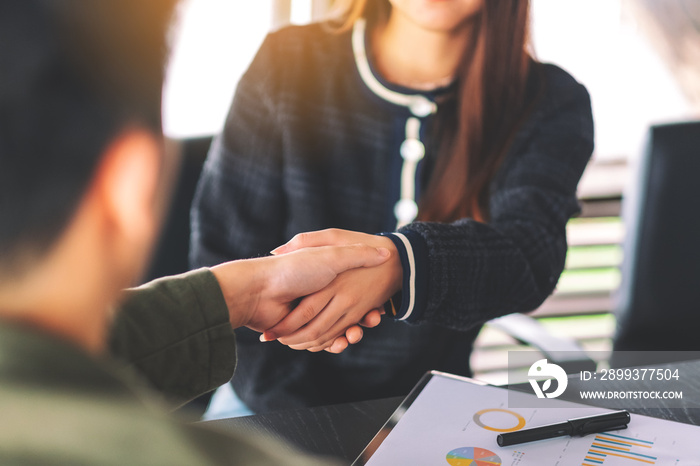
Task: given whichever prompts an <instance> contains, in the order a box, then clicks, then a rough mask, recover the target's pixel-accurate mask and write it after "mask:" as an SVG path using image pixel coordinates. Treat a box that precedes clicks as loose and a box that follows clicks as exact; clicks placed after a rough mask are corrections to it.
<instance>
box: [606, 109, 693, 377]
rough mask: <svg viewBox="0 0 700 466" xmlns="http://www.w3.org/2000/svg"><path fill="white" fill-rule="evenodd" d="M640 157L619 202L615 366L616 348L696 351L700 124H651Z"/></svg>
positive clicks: (619, 360) (665, 358)
mask: <svg viewBox="0 0 700 466" xmlns="http://www.w3.org/2000/svg"><path fill="white" fill-rule="evenodd" d="M641 157H642V158H641V160H640V164H639V167H638V168H639V170H638V173H637V176H636V179H635V182H633V183H631V184H630V185H629V186H628V188H630V189H629V192H628V193H626V196H625V198H624V200H623V211H622V215H623V219H624V221H625V226H626V231H627V235H626V239H625V244H624V259H623V263H622V269H621V271H622V283H621V286H620V289H619V291H618V294H617V296H616V304H615V309H614V311H615V314H616V317H617V321H618V323H617V332H616V335H615V338H614V346H613V349H614V353H613V357H612V359H611V365H615V366H621V365H626V364H629V362H625V361H624V360H623V359H624V358H621V357H620V355H619V354H617V353H616V352H618V351H672V350H673V351H693V350H695V351H700V336H699V335H698V331H699V329H700V182H699V181H698V177H699V176H700V121H696V122H686V123H676V124H666V125H658V126H652V127H651V128H650V129H649V132H648V136H647V140H646V144H645V150H644V152H643V154H642V156H641ZM679 356H680V355H668V354H666V355H664V354H659V358H658V360H657V361H649V360H647V362H646V363H647V364H648V363H650V362H662V361H668V360H671V359H679ZM647 358H648V356H647Z"/></svg>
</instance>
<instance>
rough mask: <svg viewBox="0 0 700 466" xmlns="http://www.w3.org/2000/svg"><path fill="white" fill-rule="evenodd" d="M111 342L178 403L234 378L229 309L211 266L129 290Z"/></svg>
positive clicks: (120, 356) (116, 353)
mask: <svg viewBox="0 0 700 466" xmlns="http://www.w3.org/2000/svg"><path fill="white" fill-rule="evenodd" d="M109 346H110V352H111V355H112V356H114V357H115V358H116V359H117V360H119V361H122V362H125V363H127V364H128V365H129V366H131V367H132V368H133V369H135V370H136V371H137V372H138V373H139V374H140V375H141V376H143V377H145V378H146V380H147V381H148V382H149V383H150V385H151V386H152V387H153V388H155V389H156V390H158V391H160V392H161V393H162V394H163V395H164V396H165V397H166V398H167V399H168V400H169V401H172V402H175V403H184V402H186V401H188V400H190V399H193V398H195V397H196V396H198V395H201V394H203V393H205V392H207V391H210V390H213V389H215V388H216V387H218V386H220V385H222V384H224V383H226V382H228V381H229V380H230V379H231V377H233V372H234V369H235V367H236V340H235V336H234V333H233V331H232V329H231V323H230V321H229V315H228V308H227V306H226V302H225V300H224V297H223V294H222V292H221V288H220V287H219V284H218V282H217V280H216V277H214V275H213V274H212V273H211V272H210V271H209V270H208V269H201V270H195V271H193V272H188V273H186V274H182V275H176V276H173V277H166V278H161V279H158V280H154V281H152V282H150V283H147V284H145V285H143V286H140V287H138V288H134V289H130V290H127V291H126V293H125V296H124V299H123V301H122V302H121V304H120V307H119V309H118V310H117V312H116V314H115V318H114V322H113V325H112V329H111V333H110V339H109Z"/></svg>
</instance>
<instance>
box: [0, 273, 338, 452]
mask: <svg viewBox="0 0 700 466" xmlns="http://www.w3.org/2000/svg"><path fill="white" fill-rule="evenodd" d="M110 348H111V350H112V355H113V357H109V358H107V357H105V358H103V359H96V358H94V357H92V356H90V355H88V354H87V353H85V352H84V351H82V350H81V349H79V348H77V347H75V346H73V345H71V344H70V343H67V342H66V341H64V340H60V339H58V338H55V337H52V336H49V335H47V334H44V333H40V332H37V331H36V330H33V329H30V328H28V327H22V326H18V325H15V324H10V323H0V464H2V465H3V466H6V465H42V466H44V465H48V466H51V465H119V466H125V465H128V466H131V465H168V466H174V465H187V466H197V465H219V464H230V465H275V466H277V465H299V466H301V465H308V466H311V465H321V464H328V463H326V462H322V461H319V460H315V459H311V458H309V457H306V456H303V455H301V454H300V453H298V452H296V451H294V450H293V449H291V448H290V447H289V446H286V445H283V444H279V443H276V442H275V441H272V440H270V439H267V438H262V437H259V436H251V435H247V434H244V433H238V434H232V433H230V432H219V431H215V430H213V429H209V428H207V427H206V426H205V425H203V424H192V423H187V422H185V421H182V420H177V419H175V418H174V417H172V416H170V415H168V414H166V413H165V410H164V409H163V408H164V406H165V403H164V402H163V401H162V399H161V398H160V396H155V391H154V389H155V390H157V391H158V392H160V393H161V394H162V395H164V396H165V397H166V398H167V399H168V400H169V401H170V402H184V401H186V400H187V399H190V398H192V397H195V396H197V395H199V394H201V393H204V392H206V391H208V390H211V389H214V388H216V387H217V386H219V385H221V384H223V383H225V382H227V381H228V380H229V379H230V378H231V376H232V375H233V370H234V368H235V364H236V346H235V338H234V335H233V332H232V331H231V326H230V324H229V320H228V312H227V309H226V304H225V302H224V299H223V296H222V294H221V290H220V288H219V286H218V283H217V281H216V279H215V278H214V276H213V275H212V274H211V272H209V271H208V270H206V269H204V270H199V271H195V272H190V273H188V274H185V275H181V276H177V277H171V278H167V279H161V280H157V281H155V282H152V283H150V284H148V285H145V286H143V287H140V288H137V289H134V290H130V291H129V292H128V293H127V295H126V298H125V300H124V301H123V303H122V304H121V312H120V313H117V315H116V317H115V321H114V327H113V331H112V336H111V340H110ZM149 386H150V387H149Z"/></svg>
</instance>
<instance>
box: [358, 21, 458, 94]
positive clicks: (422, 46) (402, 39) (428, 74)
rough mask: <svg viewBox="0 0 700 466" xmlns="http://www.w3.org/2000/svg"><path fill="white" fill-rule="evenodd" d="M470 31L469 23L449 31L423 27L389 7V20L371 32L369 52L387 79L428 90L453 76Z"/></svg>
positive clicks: (449, 80)
mask: <svg viewBox="0 0 700 466" xmlns="http://www.w3.org/2000/svg"><path fill="white" fill-rule="evenodd" d="M469 34H470V27H469V26H468V25H464V26H462V27H460V28H459V29H457V30H455V31H450V32H445V31H431V30H427V29H423V28H421V27H419V26H417V25H416V24H414V23H411V22H410V21H409V20H408V19H407V18H403V17H402V16H401V14H400V13H397V12H396V10H392V13H391V15H390V17H389V20H388V21H387V22H386V23H385V24H380V25H378V26H377V27H375V28H374V30H373V31H372V35H371V46H372V54H373V58H374V61H375V65H376V67H377V69H378V71H379V74H381V75H382V77H384V79H386V80H387V81H389V82H391V83H394V84H398V85H401V86H405V87H410V88H414V89H422V90H430V89H434V88H437V87H442V86H445V85H447V84H449V83H450V82H451V81H452V80H453V79H454V76H455V74H456V72H457V68H458V66H459V63H460V61H461V60H462V57H463V54H464V50H465V48H466V46H467V41H468V38H469Z"/></svg>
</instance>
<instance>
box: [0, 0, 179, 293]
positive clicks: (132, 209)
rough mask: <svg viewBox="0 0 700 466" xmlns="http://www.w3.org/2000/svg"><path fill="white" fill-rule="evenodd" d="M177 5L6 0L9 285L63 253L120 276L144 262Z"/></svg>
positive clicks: (2, 108) (2, 9) (2, 187)
mask: <svg viewBox="0 0 700 466" xmlns="http://www.w3.org/2000/svg"><path fill="white" fill-rule="evenodd" d="M173 4H174V0H100V1H94V0H58V1H56V0H7V1H3V2H1V3H0V44H1V46H0V219H1V220H0V290H3V287H4V288H5V289H6V288H7V286H4V285H7V283H8V282H17V281H21V280H23V279H24V277H28V276H29V277H30V276H31V275H32V273H34V272H35V271H36V270H37V269H40V268H41V267H42V266H44V265H46V264H48V263H51V264H53V266H54V268H56V269H59V268H60V267H59V266H58V262H57V261H58V260H59V259H60V260H65V259H67V258H72V259H71V260H72V264H70V261H68V262H65V263H63V264H62V265H63V266H64V268H66V269H68V270H69V271H71V270H72V271H75V269H79V268H81V267H85V268H86V269H87V270H89V271H90V272H91V273H93V274H95V273H97V274H100V273H103V274H104V275H105V276H107V275H108V274H112V276H113V277H112V278H114V280H115V281H116V280H117V278H119V279H121V280H124V278H125V276H126V275H128V274H129V273H132V274H133V273H135V272H136V271H137V270H138V269H139V268H140V267H142V266H143V257H144V256H145V255H146V254H145V253H146V252H147V250H148V246H149V244H150V241H151V239H152V236H153V233H154V231H155V220H154V218H153V215H152V214H153V212H152V211H151V210H152V209H153V207H154V206H153V204H154V203H153V198H154V197H155V195H156V191H157V185H158V183H157V181H158V173H159V170H160V163H161V160H160V157H161V154H160V146H161V119H160V111H161V87H162V81H163V67H164V61H165V57H166V49H167V47H166V38H167V34H166V33H167V28H168V25H169V22H170V19H171V16H172V10H173ZM81 243H82V247H81V248H79V249H78V250H76V251H73V250H71V252H68V250H69V249H75V246H76V245H81ZM76 252H77V254H76ZM81 253H82V254H83V255H84V256H83V257H81ZM88 254H90V256H88ZM97 259H100V260H103V261H106V262H109V261H110V259H114V263H108V264H104V265H105V267H109V268H110V270H108V271H107V272H104V271H99V270H96V269H95V264H94V263H93V262H94V261H95V260H97ZM137 262H138V263H137ZM69 275H70V273H69ZM75 278H76V279H82V278H80V276H79V275H78V274H76V276H75ZM89 278H90V277H87V278H86V280H89ZM42 280H43V281H42ZM42 280H40V282H42V283H44V282H46V281H47V278H46V277H43V278H42ZM86 285H88V284H87V283H86ZM122 285H124V283H122ZM13 286H14V285H13ZM47 286H48V287H49V288H50V286H51V285H50V284H47ZM115 286H116V284H115ZM5 291H6V290H5ZM35 291H36V292H37V293H39V292H41V291H43V288H41V287H40V289H37V290H35ZM7 296H8V294H7V293H6V292H0V298H3V299H0V307H2V306H3V305H4V306H5V307H7V306H14V307H23V306H22V303H21V299H20V298H18V301H16V302H15V301H12V300H10V302H9V303H8V301H7V300H5V299H4V298H6V297H7Z"/></svg>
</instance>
